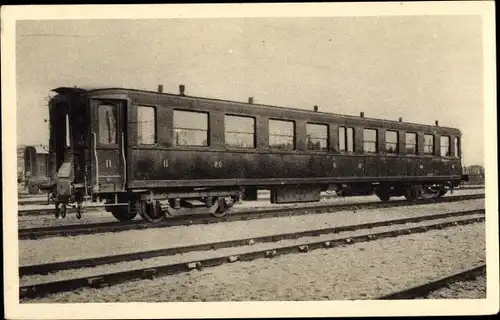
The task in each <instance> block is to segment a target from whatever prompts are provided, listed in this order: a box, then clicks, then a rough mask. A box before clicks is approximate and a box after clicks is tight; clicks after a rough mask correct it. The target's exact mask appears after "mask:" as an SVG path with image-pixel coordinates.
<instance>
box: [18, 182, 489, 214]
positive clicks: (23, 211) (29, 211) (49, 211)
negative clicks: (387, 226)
mask: <svg viewBox="0 0 500 320" xmlns="http://www.w3.org/2000/svg"><path fill="white" fill-rule="evenodd" d="M471 189H484V188H471ZM460 190H466V188H461V189H460ZM475 195H483V197H484V194H473V195H460V196H475ZM460 196H447V197H444V198H438V199H447V198H455V197H460ZM322 198H323V199H330V198H339V199H348V198H349V197H347V198H345V197H337V196H328V195H326V196H322ZM395 201H406V200H394V201H391V202H395ZM374 202H378V201H374ZM366 203H370V202H366ZM43 204H47V200H44V201H42V200H40V201H38V200H37V201H27V202H22V203H21V202H19V203H18V205H43ZM50 204H53V203H50ZM105 206H107V205H106V204H95V205H90V206H87V207H84V210H85V211H86V212H95V211H98V210H99V209H102V208H104V207H105ZM54 210H55V209H54V208H36V209H18V210H17V213H18V215H19V216H40V215H49V214H54ZM67 210H68V211H67V212H68V213H75V212H76V208H72V207H70V208H68V209H67Z"/></svg>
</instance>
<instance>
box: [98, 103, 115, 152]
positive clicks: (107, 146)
mask: <svg viewBox="0 0 500 320" xmlns="http://www.w3.org/2000/svg"><path fill="white" fill-rule="evenodd" d="M94 101H95V102H96V103H97V106H96V108H95V109H97V110H96V113H97V117H96V120H97V128H96V129H97V130H96V131H97V132H96V131H94V132H96V136H97V137H96V139H97V145H98V146H99V148H103V149H116V148H118V147H119V141H120V132H121V130H120V129H119V128H120V106H121V102H119V101H118V100H110V99H102V100H101V99H95V100H94ZM102 106H112V107H114V109H115V110H116V118H115V140H116V141H115V142H114V143H106V142H102V141H101V115H100V109H101V107H102Z"/></svg>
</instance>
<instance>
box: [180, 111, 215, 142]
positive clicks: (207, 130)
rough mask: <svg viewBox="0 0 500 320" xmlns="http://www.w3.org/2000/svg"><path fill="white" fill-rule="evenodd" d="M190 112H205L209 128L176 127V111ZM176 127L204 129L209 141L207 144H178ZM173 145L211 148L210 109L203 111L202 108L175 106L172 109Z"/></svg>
mask: <svg viewBox="0 0 500 320" xmlns="http://www.w3.org/2000/svg"><path fill="white" fill-rule="evenodd" d="M176 111H179V112H188V113H199V114H205V115H206V116H207V118H206V119H207V122H206V123H207V129H206V130H204V129H193V128H176V127H175V112H176ZM176 129H181V130H186V129H187V130H191V131H204V132H206V134H207V139H206V141H207V143H206V144H205V145H193V144H177V142H176V139H175V136H176V133H175V130H176ZM172 133H173V134H172V146H174V147H176V148H209V147H210V144H211V141H210V112H209V111H201V110H188V109H178V108H174V109H172Z"/></svg>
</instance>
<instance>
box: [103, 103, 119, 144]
mask: <svg viewBox="0 0 500 320" xmlns="http://www.w3.org/2000/svg"><path fill="white" fill-rule="evenodd" d="M116 118H117V107H116V106H114V105H109V104H101V105H100V106H99V143H101V144H116V143H117V140H118V139H117V134H118V132H117V130H116Z"/></svg>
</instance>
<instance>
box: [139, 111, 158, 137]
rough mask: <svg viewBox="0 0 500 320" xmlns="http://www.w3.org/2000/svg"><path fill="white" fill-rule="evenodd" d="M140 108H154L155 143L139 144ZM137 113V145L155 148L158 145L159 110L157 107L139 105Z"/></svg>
mask: <svg viewBox="0 0 500 320" xmlns="http://www.w3.org/2000/svg"><path fill="white" fill-rule="evenodd" d="M139 108H152V109H153V118H154V142H153V143H140V142H139ZM136 111H137V113H136V114H137V121H136V123H137V140H136V144H137V145H139V146H154V145H156V144H158V110H157V106H154V105H148V104H138V105H136Z"/></svg>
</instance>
